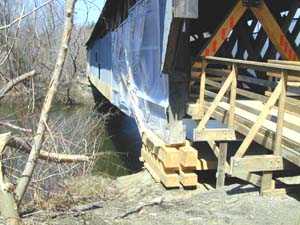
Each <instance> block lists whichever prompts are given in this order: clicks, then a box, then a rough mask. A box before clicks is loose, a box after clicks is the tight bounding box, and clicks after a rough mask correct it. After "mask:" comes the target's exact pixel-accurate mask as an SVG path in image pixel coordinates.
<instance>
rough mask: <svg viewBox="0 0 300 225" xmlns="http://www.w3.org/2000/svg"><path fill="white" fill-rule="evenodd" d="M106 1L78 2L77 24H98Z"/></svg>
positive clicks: (81, 0)
mask: <svg viewBox="0 0 300 225" xmlns="http://www.w3.org/2000/svg"><path fill="white" fill-rule="evenodd" d="M104 3H105V0H77V3H76V9H75V12H76V15H75V23H79V24H84V23H85V22H87V23H95V22H97V20H98V18H99V16H100V13H101V10H102V8H103V6H104Z"/></svg>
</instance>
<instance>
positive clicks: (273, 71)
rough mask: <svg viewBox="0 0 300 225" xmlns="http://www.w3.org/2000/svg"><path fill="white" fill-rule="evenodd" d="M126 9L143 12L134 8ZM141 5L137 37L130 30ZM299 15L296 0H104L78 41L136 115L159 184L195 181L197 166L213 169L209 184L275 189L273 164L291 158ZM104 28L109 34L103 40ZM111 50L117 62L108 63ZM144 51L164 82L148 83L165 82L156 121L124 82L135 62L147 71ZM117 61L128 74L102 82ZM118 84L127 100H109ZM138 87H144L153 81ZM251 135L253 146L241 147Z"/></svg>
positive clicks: (298, 123) (297, 121)
mask: <svg viewBox="0 0 300 225" xmlns="http://www.w3.org/2000/svg"><path fill="white" fill-rule="evenodd" d="M149 2H150V3H149ZM143 4H144V5H143ZM136 5H138V6H136ZM154 6H155V7H154ZM147 7H148V8H147ZM155 10H157V11H158V14H157V16H158V17H159V18H160V19H159V21H158V22H157V24H156V25H157V26H156V28H152V30H151V29H150V30H151V31H152V33H151V32H149V31H148V30H147V27H148V26H150V24H149V23H148V22H149V21H151V19H150V18H151V16H152V18H154V17H153V14H151V13H153V12H155ZM134 11H137V13H139V12H141V11H143V12H144V14H143V13H140V14H135V16H133V15H134ZM137 15H138V16H137ZM143 15H146V16H145V19H144V22H143V26H142V31H143V37H142V38H140V39H139V38H138V37H136V36H134V35H133V34H131V33H130V32H134V31H133V30H131V29H133V27H136V21H137V20H138V19H140V20H143V19H141V18H143ZM147 15H149V18H148V19H149V21H147ZM299 18H300V1H299V0H285V1H277V0H228V1H220V0H209V1H206V0H191V1H185V0H175V1H171V0H164V1H158V0H142V1H133V0H122V1H120V0H118V1H114V0H110V1H107V2H106V5H105V7H104V10H103V12H102V14H101V16H100V18H99V20H98V22H97V24H96V26H95V29H94V31H93V33H92V35H91V37H90V39H89V41H88V43H87V47H88V55H89V65H88V69H89V70H88V71H89V74H88V75H89V77H90V80H91V82H92V84H93V85H94V86H95V87H96V88H97V89H98V90H99V91H100V92H101V93H102V94H103V95H104V96H105V97H106V98H107V99H108V100H109V101H111V102H112V103H113V104H115V105H117V106H118V107H119V108H120V109H121V110H123V111H124V112H125V113H127V114H128V115H130V116H133V117H134V118H135V119H136V121H137V123H138V125H139V131H140V133H141V136H142V141H143V146H142V149H141V160H142V161H143V162H144V165H145V168H147V169H148V170H149V172H150V173H151V174H152V176H153V177H154V179H155V180H157V181H158V182H161V183H162V184H163V185H164V186H165V187H167V188H174V187H180V186H183V187H196V186H197V184H198V182H199V181H198V176H197V171H202V170H216V171H217V187H222V186H223V185H224V183H225V176H226V174H227V175H228V176H232V177H237V178H239V179H241V180H245V181H247V182H250V183H252V184H254V185H255V186H258V187H260V188H261V193H262V194H273V193H276V192H278V191H279V192H281V191H282V190H281V189H276V182H275V180H274V179H273V172H275V171H283V170H288V169H289V168H291V167H293V166H294V167H295V166H298V167H299V166H300V100H299V96H300V62H299V57H300V19H299ZM128 21H131V22H130V23H129V22H128ZM127 23H129V25H128V27H126V26H127ZM153 23H154V24H155V22H153ZM157 27H158V28H157ZM126 28H127V29H126ZM128 29H129V32H126V31H128ZM153 29H157V30H153ZM120 30H122V32H121V33H118V32H119V31H120ZM155 31H157V32H158V33H159V34H160V35H159V36H158V37H156V35H155V34H154V33H153V32H155ZM110 33H111V34H112V37H111V38H110V41H108V42H104V43H102V42H101V41H103V40H106V39H108V38H107V36H108V35H109V34H110ZM119 34H121V35H122V34H123V35H124V36H121V37H122V38H124V39H126V40H127V38H128V39H129V40H130V38H132V39H133V40H134V41H136V42H138V41H139V40H140V45H139V46H144V44H145V43H146V44H145V47H144V48H141V49H140V51H139V49H138V47H136V46H134V47H132V46H131V45H130V43H131V42H130V41H128V42H126V41H125V42H124V46H125V47H124V48H122V47H120V48H118V47H116V46H117V45H118V44H117V42H120V40H121V39H122V38H121V39H118V37H119ZM126 35H127V36H126ZM132 35H133V36H132ZM146 35H147V36H146ZM149 35H152V36H150V37H149ZM148 39H151V40H148ZM153 39H157V40H158V41H157V43H158V45H157V46H156V45H155V43H154V41H153ZM98 40H99V41H100V42H101V43H100V44H97V41H98ZM147 41H148V42H147ZM149 41H150V42H151V45H150V44H149V43H150V42H149ZM107 46H111V47H107ZM126 46H127V47H126ZM153 46H154V47H155V48H154V47H153ZM103 48H106V50H105V51H106V52H105V51H104V50H103ZM129 49H135V50H134V51H133V53H132V50H129ZM149 49H151V52H152V53H153V52H154V51H156V50H155V49H160V51H159V52H158V53H157V54H158V55H156V56H158V57H159V58H160V61H155V60H154V61H153V60H152V59H153V57H149V56H148V55H147V56H143V54H144V52H145V51H148V50H149ZM109 51H111V52H112V53H111V54H109ZM152 53H151V54H152ZM114 54H116V57H114ZM131 54H132V55H133V56H132V57H136V55H138V56H137V57H138V58H131ZM153 54H154V53H153ZM154 56H155V54H154ZM101 57H103V58H101ZM118 57H119V58H118ZM122 57H124V58H122ZM108 58H109V60H108ZM116 58H118V59H119V61H118V63H120V64H118V63H114V61H115V60H116ZM123 59H124V60H123ZM132 59H135V60H132ZM136 59H138V60H136ZM139 59H141V60H139ZM143 60H145V62H148V63H149V64H153V65H154V64H155V63H156V64H158V71H159V72H158V73H155V72H154V73H153V74H154V78H155V77H156V76H157V77H159V76H160V77H162V76H166V81H167V84H168V85H167V86H164V85H161V86H159V87H158V88H157V89H159V90H161V89H163V88H166V89H167V91H168V92H167V98H168V99H167V100H168V103H167V106H166V107H165V109H166V110H165V114H166V118H165V120H166V121H167V122H166V123H167V125H166V126H162V128H165V131H164V129H161V130H159V129H155V126H157V127H158V126H159V124H161V122H160V120H156V119H154V120H153V121H154V123H153V121H152V120H151V119H149V120H145V117H144V116H143V115H142V114H143V113H141V112H140V111H139V109H141V107H143V106H140V102H139V101H138V100H137V98H138V97H136V96H144V95H142V94H139V93H138V91H137V90H135V89H134V88H132V86H131V85H130V79H132V80H134V81H136V79H137V78H136V77H135V76H138V75H136V74H135V71H137V74H141V76H144V75H145V77H144V78H145V79H147V75H149V74H147V72H145V74H144V73H143V72H144V69H145V68H147V69H149V67H146V66H145V64H143ZM108 61H109V62H108ZM137 61H138V63H137ZM140 61H141V64H139V62H140ZM122 63H124V65H125V64H126V65H127V67H128V68H130V69H128V70H122V71H121V72H120V73H118V76H120V77H122V76H123V75H122V74H126V76H127V73H126V72H125V71H127V72H128V71H129V72H128V74H132V76H128V77H126V76H125V78H121V79H120V81H119V82H120V83H118V82H116V80H117V79H115V80H114V79H111V80H110V81H109V82H110V83H109V82H107V77H108V76H112V77H113V76H115V75H114V73H115V72H114V71H117V68H119V66H120V65H121V64H122ZM131 63H132V64H131ZM114 66H115V67H114ZM93 67H94V69H93ZM144 67H145V68H144ZM95 68H96V69H95ZM103 68H104V69H105V70H104V69H103ZM136 68H139V69H136ZM107 71H112V72H109V73H107ZM132 71H133V72H132ZM153 71H155V70H154V69H153ZM120 74H121V75H120ZM153 74H152V75H153ZM160 82H161V83H162V82H164V80H163V81H160ZM133 83H135V84H138V82H137V81H136V82H133ZM154 83H155V82H153V83H151V85H153V84H154ZM161 83H160V84H161ZM118 84H122V85H125V87H127V89H126V88H125V89H126V94H124V95H122V94H119V95H122V96H123V97H124V98H125V99H127V100H128V102H127V103H126V104H127V107H128V108H130V110H127V108H126V107H125V106H124V104H121V103H120V102H121V101H120V100H118V101H117V100H115V97H114V96H115V95H116V93H117V92H118V90H117V87H116V86H114V85H118ZM127 84H128V85H127ZM145 86H147V84H145V85H144V86H140V87H141V89H142V88H144V87H145ZM134 87H139V86H138V85H135V86H134ZM150 87H151V86H150ZM152 87H153V89H155V88H156V86H152ZM147 90H148V89H143V94H148V93H150V92H151V91H152V90H151V88H150V89H149V91H148V92H147ZM118 93H121V91H119V92H118ZM149 96H150V97H152V94H149V95H148V96H147V97H145V99H147V101H148V99H150V100H149V102H151V104H150V103H147V104H145V105H150V106H149V108H150V114H151V112H153V113H152V114H154V110H153V111H151V110H152V109H153V108H151V107H153V104H154V105H155V104H157V105H160V106H162V108H163V107H164V106H165V105H163V104H161V102H162V100H161V99H160V100H159V101H158V100H157V98H152V99H151V98H150V97H149ZM153 96H154V94H153ZM153 99H155V100H153ZM141 105H142V104H141ZM123 108H126V109H123ZM146 108H147V107H146ZM147 109H148V108H147ZM155 109H156V108H155ZM157 111H158V109H157V110H156V111H155V113H157ZM152 114H151V115H152ZM158 114H159V113H158ZM159 115H160V114H159ZM147 118H148V117H147ZM149 118H150V117H149ZM155 118H156V117H155ZM163 120H164V119H162V121H163ZM145 121H147V122H149V121H150V122H152V123H151V125H148V124H147V123H146V122H145ZM155 121H157V123H156V124H155ZM150 122H149V124H150ZM144 124H145V125H144ZM153 124H154V128H153V126H152V125H153ZM254 142H256V143H257V144H256V145H255V146H258V145H259V146H261V148H259V149H254V151H253V148H252V149H251V151H250V152H249V149H250V147H251V145H253V143H254ZM261 149H263V150H261ZM200 182H201V181H200Z"/></svg>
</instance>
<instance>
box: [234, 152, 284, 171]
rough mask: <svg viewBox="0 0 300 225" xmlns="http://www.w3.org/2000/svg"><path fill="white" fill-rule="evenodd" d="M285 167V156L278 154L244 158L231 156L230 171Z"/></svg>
mask: <svg viewBox="0 0 300 225" xmlns="http://www.w3.org/2000/svg"><path fill="white" fill-rule="evenodd" d="M283 169H284V163H283V158H282V157H281V156H276V155H252V156H245V157H243V158H236V157H232V158H231V163H230V173H231V175H232V176H235V174H239V173H248V172H263V171H279V170H283Z"/></svg>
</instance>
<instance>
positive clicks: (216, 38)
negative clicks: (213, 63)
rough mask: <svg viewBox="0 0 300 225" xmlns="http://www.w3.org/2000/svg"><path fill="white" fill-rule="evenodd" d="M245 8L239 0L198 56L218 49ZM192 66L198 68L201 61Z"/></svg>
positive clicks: (215, 51)
mask: <svg viewBox="0 0 300 225" xmlns="http://www.w3.org/2000/svg"><path fill="white" fill-rule="evenodd" d="M246 10H247V8H246V7H244V6H243V3H242V1H241V0H239V1H238V2H237V3H236V5H235V6H234V8H233V9H232V11H231V12H230V13H229V15H228V16H227V17H226V19H225V21H224V22H223V23H222V24H221V25H220V27H219V28H218V29H217V31H216V32H215V34H214V35H213V37H212V38H211V39H210V41H209V43H208V44H207V46H206V47H205V48H204V49H203V50H202V51H201V52H200V53H199V54H198V56H197V57H198V58H199V57H200V56H214V55H215V54H216V53H217V51H218V50H219V49H220V47H221V46H222V44H223V43H224V42H225V41H226V39H227V37H228V35H229V33H230V32H231V31H232V29H233V28H234V27H235V26H236V25H237V23H238V22H239V20H240V19H241V18H242V16H243V15H244V14H245V12H246ZM193 67H195V68H200V67H201V62H198V61H197V62H195V63H194V64H193Z"/></svg>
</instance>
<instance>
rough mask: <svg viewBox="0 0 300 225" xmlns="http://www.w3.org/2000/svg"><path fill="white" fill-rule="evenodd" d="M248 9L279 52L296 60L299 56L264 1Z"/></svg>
mask: <svg viewBox="0 0 300 225" xmlns="http://www.w3.org/2000/svg"><path fill="white" fill-rule="evenodd" d="M250 9H251V11H252V12H253V14H254V15H255V17H256V18H257V19H258V20H259V22H260V23H261V25H262V26H263V28H264V30H265V31H266V33H267V34H268V37H269V38H270V40H271V41H272V43H273V44H274V46H275V48H276V49H277V50H278V51H279V52H280V54H281V55H282V56H283V57H284V58H285V59H287V60H294V61H298V60H299V57H298V55H297V53H296V52H295V50H294V49H293V47H292V46H291V44H290V42H289V40H288V39H287V38H286V36H285V34H284V33H283V31H282V30H281V28H280V26H279V25H278V23H277V21H276V19H275V18H274V16H273V15H272V13H271V11H270V10H269V8H268V6H267V5H266V3H265V2H264V1H262V3H261V5H260V6H259V7H251V8H250Z"/></svg>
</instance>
